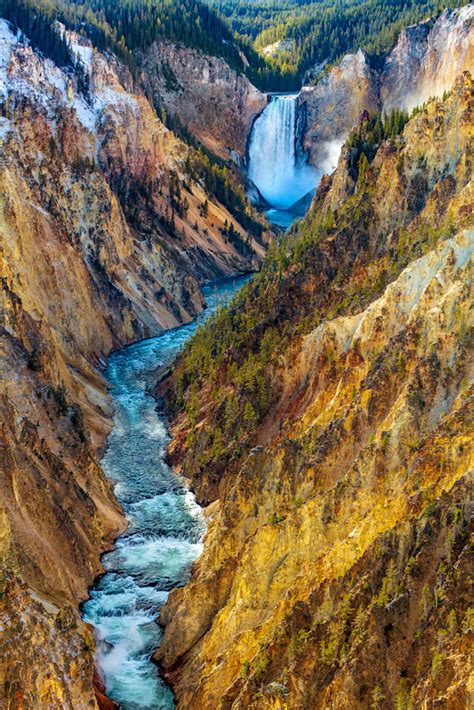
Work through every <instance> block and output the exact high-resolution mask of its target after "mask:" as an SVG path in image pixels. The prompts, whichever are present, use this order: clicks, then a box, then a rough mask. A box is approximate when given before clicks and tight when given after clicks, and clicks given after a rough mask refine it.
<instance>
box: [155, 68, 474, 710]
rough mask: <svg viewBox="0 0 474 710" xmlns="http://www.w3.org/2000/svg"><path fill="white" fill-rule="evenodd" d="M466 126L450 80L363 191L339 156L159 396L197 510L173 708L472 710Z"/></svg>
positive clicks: (166, 649) (171, 664) (169, 619)
mask: <svg viewBox="0 0 474 710" xmlns="http://www.w3.org/2000/svg"><path fill="white" fill-rule="evenodd" d="M472 110H473V83H472V79H471V77H470V76H469V75H467V74H465V75H464V76H461V77H460V78H459V79H458V80H457V82H456V84H455V86H454V87H453V89H452V92H451V94H450V96H448V97H445V100H444V101H436V100H432V101H431V102H429V103H428V105H427V106H426V108H425V110H424V111H422V112H421V113H420V114H418V115H417V116H415V117H414V118H413V119H412V120H411V121H410V122H409V123H408V124H407V125H406V126H405V128H404V130H403V132H402V133H401V135H399V136H397V137H396V138H395V139H393V140H391V141H388V142H385V143H382V145H381V146H380V147H379V148H378V150H377V152H376V153H375V157H374V158H373V160H372V162H371V164H370V167H369V168H368V169H367V173H366V174H365V176H363V177H360V175H359V176H357V175H352V176H350V175H349V173H350V171H351V155H350V154H349V152H347V151H343V154H342V156H341V159H340V161H339V164H338V168H337V170H336V173H335V175H334V176H333V177H332V178H331V179H329V180H328V181H325V184H324V185H323V186H322V187H321V190H320V191H319V193H318V194H317V196H316V198H315V201H314V204H313V208H312V212H311V213H310V214H309V215H308V216H307V218H306V219H305V220H304V221H303V222H302V223H301V224H300V225H299V227H298V229H297V230H295V232H294V233H293V234H292V238H291V240H288V243H287V244H285V245H284V247H282V248H281V250H280V251H279V252H278V253H277V254H275V255H272V261H271V262H270V260H269V262H270V263H269V262H267V264H266V265H265V266H264V268H263V269H262V275H261V276H259V277H257V278H256V280H255V283H254V286H253V290H251V291H250V293H245V294H243V295H242V296H241V299H242V300H241V302H240V303H239V304H238V305H236V306H235V308H233V309H232V308H231V310H230V312H229V314H228V316H227V317H226V318H224V317H223V316H222V317H221V320H220V322H219V323H216V324H214V326H213V329H212V332H211V331H210V332H208V333H207V334H206V333H203V334H202V335H201V337H200V338H197V339H196V345H195V349H193V347H191V348H189V349H188V350H187V352H186V354H185V355H184V356H183V357H182V358H181V359H180V360H179V361H178V363H177V367H176V371H175V374H174V375H173V376H172V378H171V380H168V382H167V383H163V385H162V389H163V391H167V392H168V396H169V397H170V399H171V402H172V406H171V411H172V412H174V425H173V433H174V438H173V441H172V443H171V447H170V454H171V456H172V458H173V460H174V461H175V463H177V464H178V465H179V466H181V469H182V471H183V472H184V473H185V474H186V475H187V476H188V477H189V478H190V480H191V481H192V485H193V487H194V489H195V490H196V492H197V494H198V496H199V498H200V500H201V501H203V502H205V503H207V504H209V509H208V513H209V527H208V532H207V537H206V540H205V549H204V553H203V556H202V557H201V558H200V560H199V561H198V563H197V564H196V565H195V569H194V574H193V578H192V581H191V582H190V583H189V584H188V585H187V586H186V587H185V588H183V589H178V590H175V591H173V592H172V593H171V594H170V597H169V600H168V603H167V605H166V606H165V607H164V609H163V612H162V622H163V623H164V624H165V625H166V629H165V636H164V641H163V643H162V645H161V647H160V649H159V651H158V653H157V659H158V660H159V661H160V662H161V664H162V666H163V667H164V669H165V672H166V676H167V677H168V678H169V680H170V682H171V683H172V685H173V687H174V689H175V692H176V697H177V702H178V707H180V708H188V707H210V708H212V707H225V708H288V709H289V708H291V709H293V708H347V707H354V708H358V709H359V708H360V710H363V709H364V710H365V708H369V707H373V708H381V709H382V708H383V709H384V710H385V709H386V710H389V708H393V707H407V708H408V707H425V706H426V707H431V706H433V707H434V706H441V707H446V708H467V707H468V706H469V704H470V693H471V685H470V683H471V674H472V658H470V657H469V650H468V649H469V647H470V644H472V635H473V624H472V602H471V601H470V598H471V597H472V593H471V591H470V585H471V581H470V580H471V577H472V562H471V561H470V560H469V536H470V534H471V531H472V510H471V505H470V502H469V501H470V498H471V497H472V480H471V472H472V466H473V455H474V453H473V446H472V441H473V438H472V433H473V432H472V401H471V399H472V377H473V362H472V348H471V347H470V329H471V328H472V319H471V316H470V315H469V312H470V303H471V300H472V293H471V290H472V289H471V287H472V254H473V251H474V231H473V224H472V204H473V183H472V162H471V149H472V138H473V134H472V125H473V124H472ZM242 312H244V313H245V321H244V320H243V319H242V318H241V317H240V314H241V313H242ZM233 337H234V338H235V339H237V338H238V342H239V347H238V348H237V347H234V348H232V345H229V343H232V339H233ZM220 340H223V343H224V345H223V347H222V349H219V345H218V343H219V342H220ZM207 346H209V347H210V348H212V352H213V354H214V360H213V372H215V370H216V367H217V363H218V364H219V369H218V371H217V374H214V375H213V374H212V373H211V371H210V370H209V369H207V368H206V365H205V363H206V347H207ZM200 373H202V375H201V374H200ZM262 373H263V375H262ZM201 376H202V378H203V380H202V381H201V380H200V379H199V378H200V377H201ZM262 376H263V377H264V379H263V384H262ZM204 381H205V382H206V384H204ZM178 382H179V383H180V390H179V393H178V396H176V394H177V390H176V384H177V383H178ZM187 382H190V383H191V385H190V388H193V389H192V390H191V391H192V393H193V395H192V396H193V397H194V398H193V400H192V403H193V410H192V411H193V418H192V419H191V418H190V417H189V416H188V414H187V413H186V409H187V402H188V401H189V400H188V399H187V397H188V396H189V392H186V389H183V387H184V386H183V383H187ZM259 383H260V384H259ZM195 392H198V393H199V395H198V397H197V398H196V395H195V394H194V393H195ZM228 402H232V403H233V404H232V408H231V407H230V406H229V405H228V404H226V403H228ZM261 402H263V405H262V404H261ZM244 403H246V404H245V406H244ZM249 403H250V404H251V405H252V409H253V413H254V414H253V416H251V415H249V414H248V412H249V406H248V405H249ZM239 407H241V409H240V410H239V411H242V409H243V411H244V412H247V416H246V419H247V426H245V425H244V424H243V423H242V422H243V421H244V420H245V417H240V418H239V419H238V421H237V422H236V423H234V424H233V425H229V422H231V424H232V421H233V420H232V417H233V411H234V409H236V408H239ZM259 408H260V409H259ZM249 422H250V424H249ZM218 430H220V435H219V436H216V434H215V432H217V431H218ZM216 442H217V443H216ZM217 444H218V445H217Z"/></svg>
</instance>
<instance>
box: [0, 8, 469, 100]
mask: <svg viewBox="0 0 474 710" xmlns="http://www.w3.org/2000/svg"><path fill="white" fill-rule="evenodd" d="M464 4H466V3H465V2H463V1H460V2H458V1H457V0H391V1H390V2H386V0H322V2H305V1H304V0H276V1H275V0H255V1H254V0H208V3H207V4H206V3H204V2H199V0H180V2H174V1H173V0H140V1H139V2H137V1H136V0H38V1H34V0H0V14H1V15H2V16H3V17H5V18H6V19H8V20H10V21H11V22H13V23H14V24H15V25H17V26H18V27H20V29H22V30H23V31H24V32H25V34H27V35H28V36H29V37H30V38H31V39H32V41H33V42H35V43H36V45H37V47H38V48H39V49H40V50H41V51H43V52H45V53H46V54H47V55H48V56H51V58H53V59H54V60H55V61H56V62H59V64H61V65H64V64H67V63H68V49H67V46H65V44H64V42H61V40H60V39H59V38H58V35H57V33H56V32H55V31H54V29H53V24H54V21H55V20H60V21H61V22H63V23H64V24H65V25H66V26H67V27H68V28H70V29H74V30H76V31H78V32H81V33H84V34H87V35H88V36H89V37H90V38H91V39H92V41H93V42H94V44H95V46H96V47H97V48H98V49H101V50H104V49H106V48H111V49H113V51H114V52H115V53H116V54H118V55H119V56H120V58H121V59H122V60H123V61H125V62H126V64H127V65H128V67H129V68H130V70H131V71H132V73H133V74H135V75H136V73H137V71H138V69H139V67H138V66H137V60H136V51H137V50H145V49H147V48H148V47H149V46H150V45H151V44H152V43H153V42H154V41H156V40H159V39H165V40H168V41H171V42H174V43H176V44H178V45H184V46H186V47H191V48H194V49H200V50H202V51H203V52H205V53H206V54H210V55H212V56H218V57H222V58H223V59H224V60H225V61H226V62H227V63H228V64H229V65H230V66H231V67H232V68H233V69H235V70H236V71H238V72H241V73H245V74H247V76H248V77H249V78H250V79H251V81H253V83H254V84H255V85H256V86H258V87H259V88H261V89H262V90H289V89H296V88H298V87H299V86H300V85H301V83H302V81H303V79H304V77H305V74H306V73H307V71H308V70H310V69H313V72H312V74H311V75H312V77H313V78H317V77H318V75H319V73H320V70H321V69H322V68H323V66H327V65H328V64H330V63H332V62H335V61H336V60H338V59H339V58H341V57H342V56H343V55H344V54H345V53H346V52H349V51H353V50H355V49H358V48H359V47H362V48H363V49H365V50H366V51H367V52H368V53H369V54H370V55H371V56H372V57H373V61H374V63H375V64H376V63H377V61H378V60H379V59H380V58H381V57H383V56H384V55H385V54H386V53H387V52H388V51H389V50H390V49H391V48H392V47H393V45H394V44H395V41H396V39H397V36H398V34H399V32H400V31H401V29H402V28H403V27H405V26H406V25H408V24H411V23H414V22H418V21H420V20H423V19H426V18H427V17H430V16H432V15H437V14H439V13H440V12H441V11H442V10H443V9H445V8H447V7H449V8H453V7H459V6H461V5H464ZM315 65H316V67H317V69H316V71H314V67H315Z"/></svg>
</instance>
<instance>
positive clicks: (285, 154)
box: [248, 94, 319, 210]
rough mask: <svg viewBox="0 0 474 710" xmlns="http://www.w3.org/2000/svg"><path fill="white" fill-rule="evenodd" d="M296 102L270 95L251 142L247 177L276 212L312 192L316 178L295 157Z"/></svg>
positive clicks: (317, 174) (287, 96) (316, 176)
mask: <svg viewBox="0 0 474 710" xmlns="http://www.w3.org/2000/svg"><path fill="white" fill-rule="evenodd" d="M297 100H298V96H297V95H296V94H293V95H282V96H272V98H271V101H270V103H269V104H268V106H267V107H266V108H265V110H264V111H263V113H262V114H261V115H260V116H259V117H258V118H257V120H256V121H255V124H254V127H253V130H252V136H251V139H250V145H249V169H248V175H249V177H250V179H251V180H252V181H253V182H254V183H255V185H256V186H257V187H258V189H259V190H260V192H261V194H262V195H263V197H264V198H265V199H266V200H267V202H269V203H270V204H271V205H272V206H273V207H275V208H276V209H277V210H288V208H290V207H291V206H292V205H293V204H294V203H295V202H297V201H298V200H300V199H301V198H302V197H304V196H305V195H307V193H308V192H310V191H311V190H314V188H315V187H316V185H317V182H318V178H319V173H318V172H317V171H316V170H315V169H314V168H313V167H312V166H310V165H307V164H305V163H302V162H301V161H298V158H297V155H296V106H297Z"/></svg>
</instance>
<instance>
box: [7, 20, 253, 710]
mask: <svg viewBox="0 0 474 710" xmlns="http://www.w3.org/2000/svg"><path fill="white" fill-rule="evenodd" d="M68 41H69V43H70V45H71V47H72V50H73V52H74V53H75V54H76V55H79V56H80V57H81V60H82V63H83V67H84V73H85V75H86V76H87V80H88V82H87V83H88V84H89V87H90V88H89V90H84V89H83V90H81V89H80V87H79V83H78V78H77V76H76V75H74V74H72V73H71V72H65V71H63V70H62V69H60V68H58V67H57V66H55V65H54V64H53V62H51V61H50V60H48V59H46V58H44V57H43V56H41V55H40V54H37V53H36V52H35V51H33V49H32V48H31V47H30V46H28V43H27V42H26V41H25V40H20V38H19V37H18V36H15V35H14V34H13V33H12V31H11V29H10V27H9V26H8V24H7V23H6V22H4V21H0V94H1V100H0V105H1V116H0V144H1V163H0V276H1V293H2V298H1V320H0V333H1V340H2V346H1V349H0V375H1V376H0V410H1V436H0V462H1V465H0V487H1V490H2V499H1V501H0V552H1V560H0V568H1V573H2V578H3V579H4V582H3V583H2V584H3V586H2V589H1V592H0V615H1V617H2V621H1V626H2V636H1V639H0V651H1V652H0V655H1V658H2V661H1V663H0V705H1V706H2V707H3V706H5V707H9V708H29V707H33V706H35V707H36V706H37V705H38V706H39V705H40V706H41V707H48V708H56V707H58V708H59V707H74V708H86V707H94V706H95V702H96V701H95V699H94V694H93V688H92V650H93V642H92V639H91V637H90V634H89V635H88V633H87V631H86V630H85V628H84V625H82V624H81V623H80V622H79V621H78V618H77V616H78V603H79V601H80V600H82V599H84V598H85V597H86V595H87V589H88V587H89V586H90V584H91V582H92V580H93V578H94V577H95V576H96V575H97V574H98V573H99V571H100V569H101V567H100V560H99V555H100V552H101V551H102V550H103V549H105V548H106V547H107V546H108V545H109V544H110V543H111V541H112V539H113V538H114V537H116V535H117V534H118V533H119V532H120V531H121V530H122V529H123V528H124V525H125V522H124V520H123V517H122V514H121V511H120V509H119V508H118V505H117V504H116V502H115V500H114V497H113V493H112V490H111V487H110V485H109V483H108V482H107V481H106V479H105V477H104V475H103V473H102V471H101V469H100V467H99V465H98V463H97V460H98V454H99V453H100V451H101V449H102V447H103V445H104V441H105V436H106V434H107V433H108V431H109V428H110V422H111V414H112V413H111V410H110V405H109V400H108V397H107V394H106V385H105V382H104V380H103V378H102V376H101V375H100V367H101V363H102V360H103V358H104V357H105V356H106V355H107V354H108V353H109V352H110V350H111V349H113V348H116V347H119V346H121V345H123V344H125V343H126V342H129V341H132V340H135V339H138V338H142V337H146V336H149V335H152V334H157V333H160V332H162V331H163V329H165V328H169V327H172V326H175V325H178V324H179V323H182V322H184V321H187V320H189V319H190V318H191V317H193V316H194V315H196V314H197V313H198V312H199V311H200V310H201V308H202V306H203V299H202V295H201V290H200V283H202V282H203V281H205V280H208V279H210V278H215V277H218V276H225V275H230V274H233V273H238V272H241V271H248V270H249V269H252V268H253V267H254V266H256V265H257V264H258V263H259V261H260V259H261V258H262V256H263V253H264V248H265V238H263V239H262V238H261V237H259V240H257V239H255V238H253V237H252V236H251V235H249V234H248V233H247V232H246V231H245V229H244V228H243V227H242V226H241V225H239V224H238V223H237V222H236V220H235V219H234V218H233V217H232V215H231V214H230V213H229V212H228V210H227V209H226V208H225V207H224V205H222V204H221V203H219V202H218V201H217V200H216V199H213V198H212V196H210V195H208V194H206V192H205V189H204V187H203V184H202V183H201V182H200V181H199V180H198V178H195V177H193V176H191V175H190V174H189V172H187V171H186V162H187V159H188V156H189V150H188V148H187V146H186V145H185V144H184V143H182V142H181V141H180V140H178V139H177V138H176V137H175V136H174V135H173V134H172V133H171V132H170V131H169V130H167V129H166V128H165V126H164V125H163V124H162V123H161V121H160V120H159V119H158V118H157V116H156V114H155V112H154V110H153V109H152V107H151V105H150V104H149V102H148V101H147V100H146V99H145V97H144V96H143V95H142V94H141V93H140V92H139V91H135V90H134V89H133V86H132V80H131V77H130V75H129V73H128V72H127V70H126V69H125V68H124V67H122V66H121V65H120V64H119V63H118V62H117V61H116V60H115V58H114V57H113V56H111V55H108V56H105V55H102V54H100V53H99V52H96V51H94V50H93V49H92V46H91V45H90V43H89V42H88V41H87V40H85V39H83V38H81V37H79V36H78V35H74V34H69V35H68ZM231 227H232V229H231ZM33 660H34V662H33Z"/></svg>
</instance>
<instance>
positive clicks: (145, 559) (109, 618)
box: [83, 276, 250, 710]
mask: <svg viewBox="0 0 474 710" xmlns="http://www.w3.org/2000/svg"><path fill="white" fill-rule="evenodd" d="M249 278H250V277H248V276H247V277H238V278H235V279H228V280H225V281H221V282H218V283H217V284H214V285H213V286H208V287H206V288H205V289H204V294H205V297H206V301H207V304H208V308H207V309H206V310H205V311H203V313H202V314H201V315H200V316H199V317H198V319H197V320H196V321H194V322H193V323H189V324H187V325H184V326H182V327H180V328H176V329H175V330H172V331H168V332H167V333H165V334H164V335H161V336H159V337H156V338H151V339H149V340H143V341H141V342H139V343H135V344H133V345H130V346H128V347H126V348H124V349H123V350H120V351H117V352H115V353H113V354H112V355H111V356H110V358H109V360H108V366H107V370H106V377H107V380H108V382H109V385H110V394H111V396H112V399H113V402H114V405H115V414H114V425H113V429H112V431H111V433H110V436H109V439H108V448H107V451H106V453H105V456H104V458H103V460H102V466H103V468H104V471H105V473H106V475H107V476H108V477H109V478H110V479H112V480H113V481H114V485H115V495H116V496H117V498H118V500H119V501H120V503H121V504H122V506H123V508H124V511H125V514H126V517H127V520H128V523H129V525H128V528H127V530H126V532H125V533H124V534H123V535H121V537H120V538H119V539H118V540H117V542H116V545H115V548H114V549H113V550H112V551H111V552H108V553H106V554H104V555H103V558H102V562H103V565H104V568H105V570H106V572H105V574H104V575H102V576H101V577H100V578H99V579H98V580H97V582H96V585H95V586H94V588H93V589H92V590H91V592H90V598H89V600H88V601H86V602H85V603H84V604H83V618H84V619H85V620H86V621H88V622H89V623H91V624H92V625H93V626H94V629H95V635H96V640H97V645H98V653H97V661H98V665H99V668H100V671H101V674H102V676H103V679H104V682H105V686H106V690H107V694H108V695H109V697H111V698H112V699H114V700H116V701H117V702H119V704H120V707H121V708H123V710H144V709H145V708H146V709H148V710H150V709H151V708H153V709H154V710H156V709H157V708H162V709H166V710H168V709H169V708H173V707H174V702H173V695H172V693H171V690H170V689H169V688H168V687H167V685H166V684H165V683H164V681H163V680H162V679H161V678H160V677H159V674H158V669H157V667H156V666H155V665H154V664H153V663H152V661H151V660H150V657H151V653H152V652H153V650H154V649H156V648H157V646H158V645H159V643H160V639H161V634H162V632H161V629H160V627H159V626H158V624H157V623H156V619H157V617H158V614H159V610H160V608H161V606H162V605H163V604H164V602H165V601H166V598H167V595H168V593H169V591H170V590H171V589H173V588H174V587H177V586H181V585H183V584H184V583H185V582H186V580H187V579H188V578H189V574H190V569H191V565H192V563H193V561H194V560H196V558H197V557H198V556H199V555H200V553H201V551H202V536H203V533H204V531H205V523H204V517H203V514H202V511H201V508H200V507H199V506H198V505H197V503H196V501H195V499H194V496H193V494H192V493H191V492H190V491H189V490H188V488H187V486H186V484H185V482H184V481H183V480H181V479H180V478H178V477H177V476H176V475H175V473H174V472H173V470H172V469H171V468H170V467H169V466H168V465H167V464H166V463H165V460H164V457H165V449H166V445H167V443H168V441H169V434H168V426H167V421H166V419H165V417H164V416H163V415H162V414H161V413H160V412H158V411H157V409H156V400H155V399H154V398H153V397H152V396H151V395H150V394H149V389H150V387H151V386H152V385H153V384H154V381H153V379H154V376H155V375H154V373H155V370H156V368H157V367H159V366H162V365H167V364H169V363H170V362H172V360H173V359H174V358H175V356H176V354H177V353H178V352H179V350H180V349H181V348H182V347H183V345H184V343H185V342H186V340H188V338H190V337H191V336H192V334H193V333H194V331H195V330H196V328H197V327H198V325H199V324H200V323H202V322H203V321H204V320H205V319H206V318H208V317H209V316H210V315H211V314H212V313H213V312H214V311H215V310H216V308H217V305H218V304H219V303H224V302H227V301H229V300H230V299H231V298H232V296H233V295H234V293H236V292H237V291H238V290H239V288H240V287H241V286H242V285H243V283H245V281H247V280H248V279H249Z"/></svg>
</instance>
